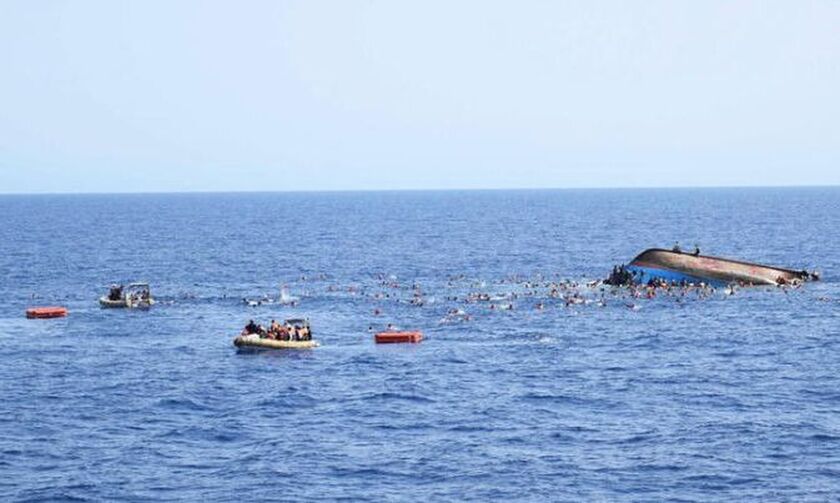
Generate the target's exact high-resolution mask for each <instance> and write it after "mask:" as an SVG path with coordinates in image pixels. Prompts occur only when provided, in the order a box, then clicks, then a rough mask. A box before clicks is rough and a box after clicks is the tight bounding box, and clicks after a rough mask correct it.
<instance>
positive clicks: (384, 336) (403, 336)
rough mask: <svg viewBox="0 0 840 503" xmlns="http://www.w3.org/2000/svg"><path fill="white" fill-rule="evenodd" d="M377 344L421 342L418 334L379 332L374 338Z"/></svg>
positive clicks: (420, 334)
mask: <svg viewBox="0 0 840 503" xmlns="http://www.w3.org/2000/svg"><path fill="white" fill-rule="evenodd" d="M374 340H375V341H376V343H377V344H399V343H416V342H420V341H422V340H423V334H422V333H420V332H380V333H378V334H376V335H375V336H374Z"/></svg>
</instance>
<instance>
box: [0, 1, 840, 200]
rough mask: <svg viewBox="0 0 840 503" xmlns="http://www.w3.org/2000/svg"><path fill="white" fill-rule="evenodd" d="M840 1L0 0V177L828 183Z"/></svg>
mask: <svg viewBox="0 0 840 503" xmlns="http://www.w3.org/2000/svg"><path fill="white" fill-rule="evenodd" d="M839 163H840V2H838V1H834V0H830V1H829V0H826V1H823V2H810V1H801V0H790V1H785V2H774V1H755V2H737V1H702V2H679V1H649V0H645V1H636V2H627V1H623V2H609V1H600V2H599V1H591V2H590V1H578V2H561V1H516V2H514V1H506V2H492V1H475V2H471V1H440V2H438V1H430V0H423V1H412V2H409V1H398V0H390V1H376V0H368V1H343V0H335V1H331V2H325V1H314V0H307V1H301V2H292V1H288V2H284V1H233V0H230V1H226V2H212V1H206V0H201V1H177V0H170V1H150V0H142V1H136V2H133V1H114V0H107V1H83V0H76V1H65V2H62V1H46V0H39V1H30V0H18V1H15V0H5V1H2V2H0V192H115V191H120V192H121V191H182V190H300V189H307V190H313V189H396V188H506V187H510V188H514V187H602V186H608V187H614V186H629V187H635V186H696V185H703V186H706V185H786V184H796V185H801V184H816V185H819V184H840V166H839Z"/></svg>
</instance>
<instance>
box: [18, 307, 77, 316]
mask: <svg viewBox="0 0 840 503" xmlns="http://www.w3.org/2000/svg"><path fill="white" fill-rule="evenodd" d="M64 316H67V308H66V307H60V306H47V307H30V308H29V309H27V310H26V317H27V318H30V319H32V318H63V317H64Z"/></svg>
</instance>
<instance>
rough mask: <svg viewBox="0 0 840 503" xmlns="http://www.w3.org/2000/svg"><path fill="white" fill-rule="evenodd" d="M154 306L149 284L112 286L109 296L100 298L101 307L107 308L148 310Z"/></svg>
mask: <svg viewBox="0 0 840 503" xmlns="http://www.w3.org/2000/svg"><path fill="white" fill-rule="evenodd" d="M154 304H155V299H154V297H152V295H151V293H150V289H149V284H148V283H131V284H130V285H128V286H127V287H123V286H122V285H111V291H110V292H109V293H108V295H106V296H103V297H100V298H99V305H100V306H102V307H107V308H129V309H148V308H150V307H151V306H153V305H154Z"/></svg>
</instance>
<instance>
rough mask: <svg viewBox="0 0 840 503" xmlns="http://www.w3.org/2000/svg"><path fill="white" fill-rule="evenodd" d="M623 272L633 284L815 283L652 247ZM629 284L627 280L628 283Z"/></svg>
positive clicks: (805, 275) (789, 273) (796, 274)
mask: <svg viewBox="0 0 840 503" xmlns="http://www.w3.org/2000/svg"><path fill="white" fill-rule="evenodd" d="M622 271H626V272H627V273H629V275H630V277H628V279H631V280H632V283H635V284H646V283H648V282H650V281H651V280H654V281H657V280H663V281H666V282H669V283H671V282H676V283H682V282H687V283H694V284H699V283H701V282H702V283H706V284H710V285H717V286H723V285H727V284H730V283H739V284H744V285H785V284H795V283H801V282H803V281H810V280H817V279H819V275H818V274H817V273H810V272H808V271H806V270H800V271H796V270H793V269H785V268H782V267H775V266H769V265H762V264H755V263H752V262H743V261H740V260H733V259H728V258H721V257H711V256H707V255H700V253H699V250H697V251H696V252H695V253H686V252H682V251H678V250H665V249H662V248H651V249H648V250H645V251H643V252H642V253H640V254H639V255H638V256H637V257H636V258H634V259H633V260H632V261H631V262H630V264H629V265H627V266H626V267H624V268H623V269H622ZM628 282H629V281H628Z"/></svg>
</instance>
